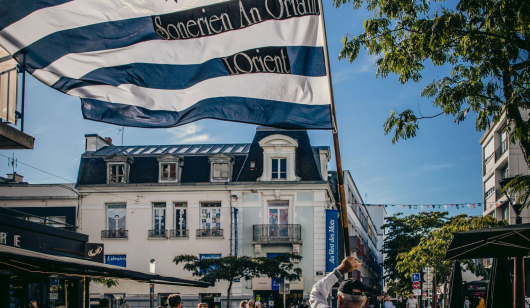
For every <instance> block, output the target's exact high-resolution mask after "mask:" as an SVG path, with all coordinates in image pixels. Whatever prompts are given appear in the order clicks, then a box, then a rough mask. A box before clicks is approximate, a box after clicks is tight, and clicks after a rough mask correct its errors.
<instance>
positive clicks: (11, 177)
mask: <svg viewBox="0 0 530 308" xmlns="http://www.w3.org/2000/svg"><path fill="white" fill-rule="evenodd" d="M7 180H8V181H9V182H13V183H20V182H22V181H23V180H24V177H23V176H21V175H20V174H17V173H16V172H15V173H8V174H7Z"/></svg>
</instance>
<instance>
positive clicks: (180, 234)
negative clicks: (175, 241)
mask: <svg viewBox="0 0 530 308" xmlns="http://www.w3.org/2000/svg"><path fill="white" fill-rule="evenodd" d="M169 237H170V238H188V237H190V231H189V230H188V229H173V230H170V231H169Z"/></svg>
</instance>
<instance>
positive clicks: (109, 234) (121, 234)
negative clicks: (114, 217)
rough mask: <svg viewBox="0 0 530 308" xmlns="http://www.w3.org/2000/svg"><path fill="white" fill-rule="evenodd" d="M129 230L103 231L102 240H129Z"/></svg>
mask: <svg viewBox="0 0 530 308" xmlns="http://www.w3.org/2000/svg"><path fill="white" fill-rule="evenodd" d="M128 237H129V230H123V229H119V230H101V238H128Z"/></svg>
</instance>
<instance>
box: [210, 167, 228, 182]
mask: <svg viewBox="0 0 530 308" xmlns="http://www.w3.org/2000/svg"><path fill="white" fill-rule="evenodd" d="M213 178H214V179H216V180H228V164H213Z"/></svg>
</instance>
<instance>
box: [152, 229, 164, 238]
mask: <svg viewBox="0 0 530 308" xmlns="http://www.w3.org/2000/svg"><path fill="white" fill-rule="evenodd" d="M149 238H167V230H149Z"/></svg>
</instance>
